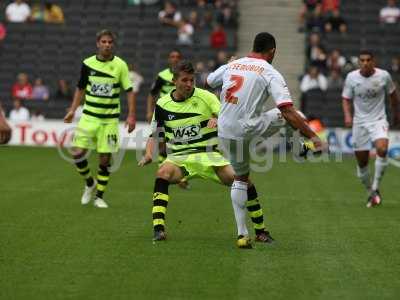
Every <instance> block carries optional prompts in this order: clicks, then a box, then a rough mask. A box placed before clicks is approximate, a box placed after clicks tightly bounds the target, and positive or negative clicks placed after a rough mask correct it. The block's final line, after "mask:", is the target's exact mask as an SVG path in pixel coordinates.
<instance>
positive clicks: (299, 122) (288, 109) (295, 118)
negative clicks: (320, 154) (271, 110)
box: [279, 105, 328, 151]
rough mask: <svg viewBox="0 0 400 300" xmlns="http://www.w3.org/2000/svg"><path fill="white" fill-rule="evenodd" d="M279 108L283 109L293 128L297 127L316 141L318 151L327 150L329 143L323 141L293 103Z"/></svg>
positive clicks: (283, 114) (284, 115) (283, 113)
mask: <svg viewBox="0 0 400 300" xmlns="http://www.w3.org/2000/svg"><path fill="white" fill-rule="evenodd" d="M279 110H280V111H281V113H282V116H283V117H284V118H285V119H286V121H287V122H288V123H289V124H290V125H291V126H292V127H293V128H297V129H298V130H299V131H300V133H301V134H302V135H304V136H305V137H306V138H309V139H310V140H311V141H312V142H313V143H314V147H315V150H316V151H327V149H328V145H327V144H326V143H324V142H322V141H321V139H320V138H319V137H318V136H317V134H316V133H315V132H314V131H313V130H311V128H310V127H308V125H307V123H306V121H305V120H304V118H303V117H302V116H301V115H300V114H299V113H298V112H297V111H296V109H295V108H294V107H293V106H292V105H290V106H284V107H281V108H279Z"/></svg>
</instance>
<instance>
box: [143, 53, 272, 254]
mask: <svg viewBox="0 0 400 300" xmlns="http://www.w3.org/2000/svg"><path fill="white" fill-rule="evenodd" d="M173 73H174V83H175V85H176V89H174V90H172V91H171V92H170V93H169V94H167V95H166V96H164V97H161V98H160V99H159V100H158V101H157V104H156V107H155V113H154V116H153V122H152V125H153V135H152V137H150V143H149V144H151V145H153V147H147V148H146V154H145V156H144V157H143V159H142V160H141V161H140V162H139V165H140V166H144V165H146V164H148V163H150V162H151V161H152V155H153V153H152V152H153V148H154V146H155V142H156V141H159V138H161V139H162V142H161V144H166V147H167V153H168V155H167V158H166V160H165V161H164V162H163V163H162V164H161V166H160V167H159V169H158V171H157V175H156V180H155V185H154V194H153V210H152V213H153V228H154V240H155V241H161V240H165V239H166V233H165V215H166V210H167V205H168V202H169V194H168V187H169V185H170V184H177V183H179V182H180V181H181V180H182V179H183V178H194V177H198V178H203V179H209V180H212V181H214V182H217V183H221V184H224V185H227V186H230V185H231V184H232V182H233V178H234V172H233V169H232V166H231V165H230V163H229V161H227V160H226V159H225V158H224V157H223V156H222V155H221V153H220V152H219V151H218V149H217V146H218V134H217V128H216V124H217V117H218V113H219V110H220V102H219V100H218V98H217V97H216V96H215V95H214V94H212V93H211V92H208V91H206V90H203V89H199V88H195V86H194V68H193V65H192V64H191V63H189V62H185V61H181V62H179V63H178V64H177V66H176V67H175V68H174V70H173ZM247 192H248V202H247V208H248V211H249V214H250V217H251V219H252V221H253V225H254V229H255V231H256V241H259V242H265V243H269V242H271V241H272V238H271V237H270V235H269V233H268V231H266V229H265V225H264V219H263V212H262V208H261V205H260V203H259V201H258V196H257V192H256V190H255V189H254V186H252V185H249V188H248V191H247ZM238 246H239V247H240V248H251V244H250V243H246V244H245V245H244V244H243V245H239V244H238Z"/></svg>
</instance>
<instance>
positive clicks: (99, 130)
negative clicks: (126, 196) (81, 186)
mask: <svg viewBox="0 0 400 300" xmlns="http://www.w3.org/2000/svg"><path fill="white" fill-rule="evenodd" d="M96 40H97V43H96V45H97V49H98V51H97V54H96V55H93V56H91V57H88V58H86V59H85V60H84V61H83V63H82V69H81V77H80V80H79V83H78V86H77V89H76V91H75V95H74V99H73V102H72V105H71V107H70V109H69V111H68V113H67V115H66V116H65V118H64V122H65V123H70V122H72V119H73V117H74V114H75V111H76V109H77V108H78V106H79V105H80V103H81V101H82V98H83V96H84V95H85V104H84V107H83V114H82V117H81V118H80V120H79V124H78V127H77V129H76V130H75V134H74V140H73V147H74V159H75V164H76V167H77V170H78V172H79V173H80V174H81V176H82V177H83V178H84V179H85V181H86V185H85V190H84V192H83V195H82V198H81V203H82V204H83V205H85V204H88V203H89V202H90V200H91V197H92V193H93V192H94V190H95V189H96V198H95V200H94V206H96V207H100V208H107V207H108V205H107V203H106V202H105V201H104V200H103V194H104V192H105V190H106V186H107V183H108V180H109V178H110V172H109V167H110V162H111V155H112V153H115V152H117V151H118V147H119V114H120V93H121V92H122V91H125V92H126V93H127V98H128V117H127V120H126V126H127V127H128V132H132V131H133V130H134V129H135V125H136V119H135V109H136V108H135V105H136V104H135V103H136V99H135V95H134V93H133V91H132V83H131V81H130V79H129V76H128V66H127V64H126V63H125V61H123V60H122V59H121V58H119V57H118V56H115V55H114V52H113V50H114V43H115V35H114V34H113V33H112V32H111V31H109V30H102V31H100V32H98V33H97V36H96ZM88 150H97V152H98V153H99V170H98V173H97V178H96V180H95V179H94V178H93V177H92V175H91V173H90V170H89V166H88V161H87V159H86V153H87V151H88Z"/></svg>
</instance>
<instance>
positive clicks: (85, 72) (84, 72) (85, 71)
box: [77, 64, 89, 90]
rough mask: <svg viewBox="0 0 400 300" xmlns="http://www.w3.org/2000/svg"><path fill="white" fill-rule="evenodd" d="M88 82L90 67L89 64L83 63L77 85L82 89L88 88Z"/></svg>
mask: <svg viewBox="0 0 400 300" xmlns="http://www.w3.org/2000/svg"><path fill="white" fill-rule="evenodd" d="M88 83H89V68H88V66H87V65H85V64H82V67H81V78H80V79H79V81H78V84H77V87H78V88H79V89H81V90H84V89H86V86H87V84H88Z"/></svg>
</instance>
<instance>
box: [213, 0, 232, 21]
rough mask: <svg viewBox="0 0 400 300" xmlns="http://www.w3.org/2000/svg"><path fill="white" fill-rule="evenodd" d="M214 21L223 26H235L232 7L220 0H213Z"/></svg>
mask: <svg viewBox="0 0 400 300" xmlns="http://www.w3.org/2000/svg"><path fill="white" fill-rule="evenodd" d="M214 11H215V21H216V22H217V23H220V24H222V25H223V26H225V27H235V26H236V25H237V22H236V19H237V18H236V15H235V13H234V12H233V10H232V7H230V6H229V4H228V3H224V2H223V1H222V0H215V2H214Z"/></svg>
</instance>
